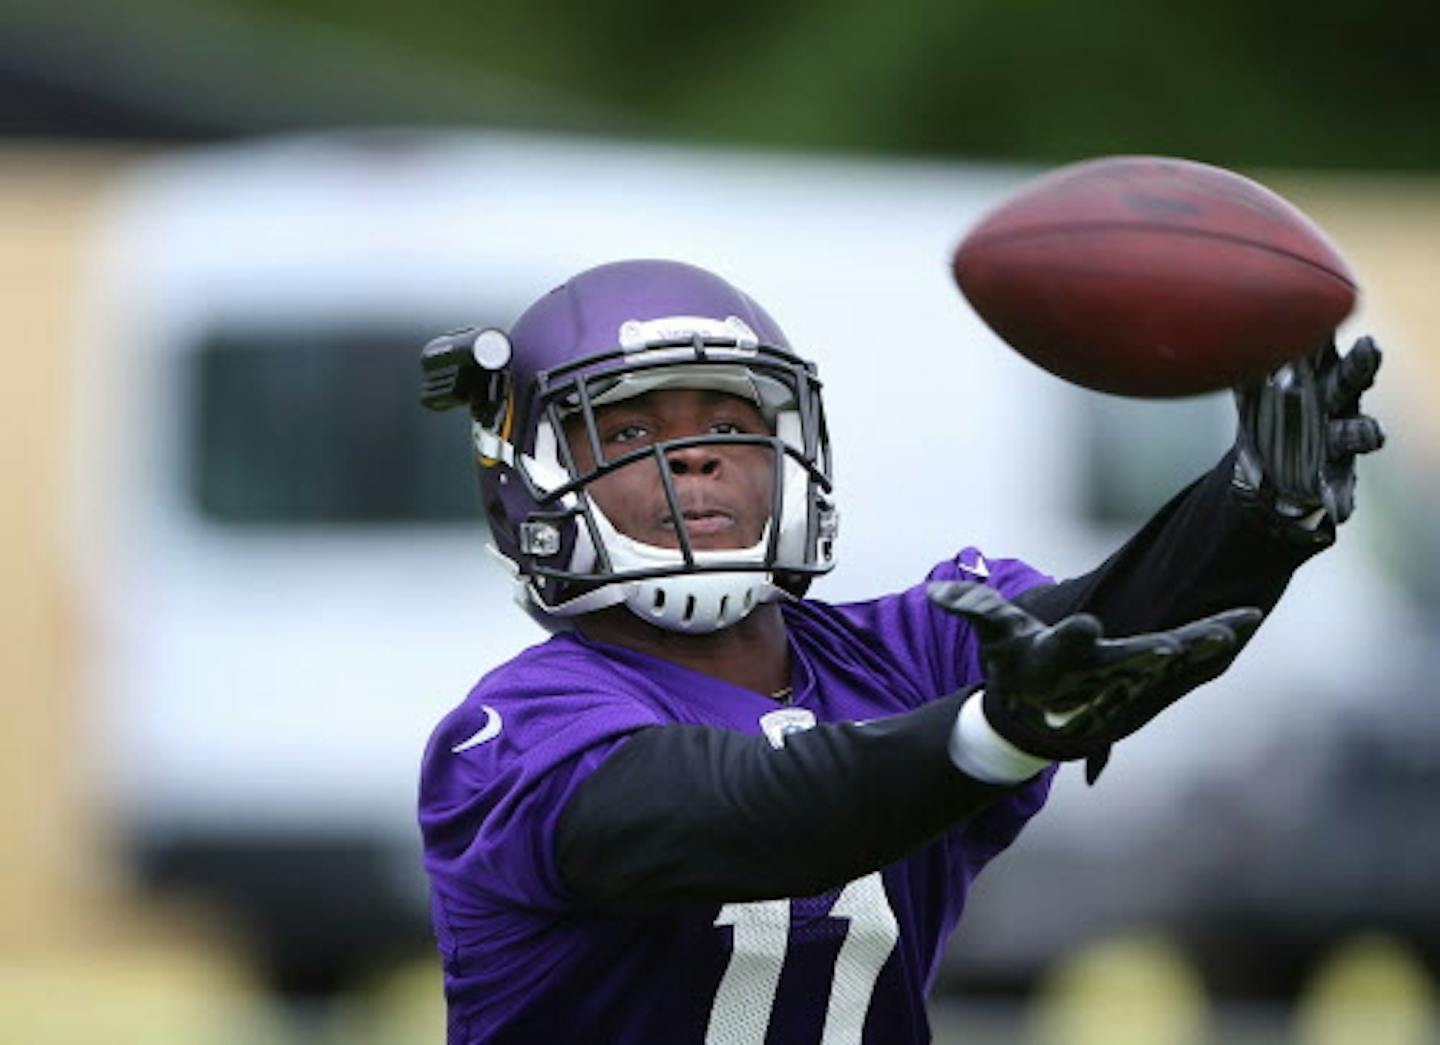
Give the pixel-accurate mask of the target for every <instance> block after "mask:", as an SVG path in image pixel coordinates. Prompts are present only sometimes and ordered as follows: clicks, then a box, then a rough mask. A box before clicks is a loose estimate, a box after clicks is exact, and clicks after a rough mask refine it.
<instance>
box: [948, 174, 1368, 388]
mask: <svg viewBox="0 0 1440 1045" xmlns="http://www.w3.org/2000/svg"><path fill="white" fill-rule="evenodd" d="M953 271H954V275H955V280H956V282H957V283H958V284H959V286H960V289H961V291H962V292H963V293H964V295H965V297H966V298H967V299H968V300H969V302H970V304H971V305H972V306H974V308H975V311H976V312H978V313H979V314H980V316H981V317H982V318H983V319H984V320H985V321H986V323H988V324H989V325H990V327H991V329H992V330H994V331H995V332H996V333H997V334H998V335H1000V337H1001V338H1003V339H1004V340H1005V341H1006V342H1007V343H1008V344H1009V345H1010V346H1011V347H1012V348H1014V349H1015V350H1016V351H1018V352H1020V353H1021V354H1022V355H1024V356H1026V357H1027V358H1029V359H1030V360H1032V361H1033V362H1035V363H1037V364H1039V365H1040V366H1042V367H1044V368H1045V369H1046V370H1049V371H1050V372H1051V373H1054V374H1056V375H1058V376H1060V377H1062V378H1064V379H1065V380H1067V381H1071V382H1074V383H1076V384H1079V385H1084V386H1085V387H1087V388H1093V389H1096V390H1098V391H1101V392H1111V393H1115V394H1117V395H1128V396H1144V397H1155V398H1161V397H1167V396H1185V395H1198V394H1200V393H1203V392H1210V391H1214V390H1216V389H1221V388H1226V387H1229V386H1232V385H1235V384H1239V383H1241V382H1243V381H1245V380H1246V379H1248V378H1252V377H1255V376H1258V375H1261V374H1264V373H1266V372H1268V371H1270V370H1272V369H1274V368H1275V367H1277V366H1279V365H1280V364H1281V363H1283V362H1285V361H1286V360H1289V359H1294V358H1296V357H1298V356H1302V355H1304V354H1306V353H1308V352H1311V351H1313V350H1314V349H1316V348H1319V347H1320V346H1321V345H1323V344H1324V343H1325V342H1326V341H1327V340H1328V339H1329V338H1330V337H1331V336H1332V335H1333V333H1334V330H1335V327H1336V326H1337V325H1338V324H1339V323H1340V321H1341V320H1343V319H1344V318H1345V317H1346V316H1347V315H1349V313H1350V312H1351V310H1352V309H1353V308H1354V307H1355V299H1356V285H1355V277H1354V276H1353V275H1352V274H1351V271H1350V268H1349V266H1348V265H1347V264H1346V263H1345V260H1344V259H1343V258H1342V257H1341V256H1340V254H1339V252H1338V251H1337V250H1336V249H1335V247H1334V246H1333V245H1332V244H1331V242H1330V241H1329V239H1328V238H1326V236H1325V233H1324V232H1322V231H1321V230H1320V229H1319V228H1318V227H1317V226H1316V225H1315V223H1314V222H1312V221H1311V220H1310V219H1309V218H1307V217H1306V216H1305V215H1304V214H1303V213H1301V212H1300V211H1299V210H1298V209H1297V208H1296V207H1294V206H1293V205H1291V204H1290V203H1288V202H1286V201H1285V200H1284V199H1282V198H1281V197H1280V196H1278V195H1276V194H1275V193H1274V192H1271V191H1270V190H1269V189H1267V188H1265V187H1264V186H1263V185H1260V184H1258V183H1257V182H1254V181H1251V180H1250V179H1249V178H1246V177H1243V176H1241V175H1239V174H1235V173H1233V172H1231V171H1227V170H1223V169H1221V168H1219V167H1212V166H1209V165H1207V164H1203V163H1195V162H1192V161H1189V160H1180V159H1170V158H1166V157H1160V156H1113V157H1107V158H1103V159H1098V160H1091V161H1087V162H1084V163H1077V164H1073V165H1071V166H1068V167H1062V168H1060V169H1058V170H1055V171H1052V172H1050V173H1049V174H1046V175H1044V176H1042V177H1040V178H1038V179H1037V180H1035V181H1034V182H1032V183H1031V184H1029V185H1028V186H1025V187H1024V188H1022V189H1021V190H1020V191H1019V192H1018V193H1017V194H1015V195H1014V196H1012V197H1011V198H1010V199H1008V200H1007V201H1005V202H1004V203H1002V204H1001V205H1000V206H998V207H997V208H996V209H994V210H992V211H991V212H990V213H988V214H987V215H986V216H985V217H984V218H982V219H981V221H980V223H979V224H978V225H976V226H975V228H974V229H972V230H971V231H970V233H969V234H968V235H967V236H966V237H965V239H964V240H963V241H962V242H961V243H960V245H959V247H957V248H956V250H955V254H954V261H953Z"/></svg>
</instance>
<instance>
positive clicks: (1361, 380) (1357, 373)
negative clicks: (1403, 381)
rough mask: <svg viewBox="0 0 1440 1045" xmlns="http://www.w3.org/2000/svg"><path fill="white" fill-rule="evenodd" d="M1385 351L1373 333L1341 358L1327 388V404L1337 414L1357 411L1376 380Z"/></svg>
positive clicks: (1330, 411) (1328, 410)
mask: <svg viewBox="0 0 1440 1045" xmlns="http://www.w3.org/2000/svg"><path fill="white" fill-rule="evenodd" d="M1381 359H1382V355H1381V352H1380V346H1379V345H1377V344H1375V339H1374V338H1372V337H1368V336H1367V337H1362V338H1360V339H1359V340H1358V341H1356V342H1355V344H1354V345H1353V346H1351V348H1350V351H1349V352H1347V353H1345V355H1343V356H1341V357H1340V358H1339V361H1338V362H1337V363H1336V365H1335V367H1334V368H1333V369H1332V370H1331V371H1330V373H1329V377H1328V380H1327V382H1326V388H1325V408H1326V411H1327V412H1328V413H1329V414H1330V415H1331V416H1332V417H1333V416H1335V415H1337V414H1349V413H1354V412H1355V410H1357V409H1358V408H1359V406H1360V397H1361V396H1362V395H1364V394H1365V392H1366V390H1367V389H1369V388H1370V386H1371V385H1373V384H1374V383H1375V374H1376V373H1377V372H1378V371H1379V369H1380V363H1381Z"/></svg>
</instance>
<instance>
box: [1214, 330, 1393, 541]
mask: <svg viewBox="0 0 1440 1045" xmlns="http://www.w3.org/2000/svg"><path fill="white" fill-rule="evenodd" d="M1380 361H1381V355H1380V348H1379V346H1378V345H1376V344H1375V341H1374V340H1373V339H1372V338H1369V337H1362V338H1360V339H1359V340H1358V341H1356V342H1355V344H1354V346H1353V347H1352V348H1351V349H1350V351H1349V352H1347V353H1346V354H1345V355H1343V356H1342V355H1340V354H1339V352H1337V351H1336V349H1335V343H1334V342H1333V341H1331V342H1330V343H1329V344H1327V345H1325V346H1324V347H1323V348H1321V349H1320V350H1319V351H1318V352H1316V353H1314V354H1313V355H1311V356H1309V357H1307V358H1305V359H1302V360H1299V361H1297V362H1294V363H1287V364H1286V365H1284V366H1282V367H1280V368H1279V369H1278V370H1276V371H1275V372H1274V373H1273V374H1270V375H1269V376H1268V377H1266V378H1263V379H1260V380H1257V381H1254V382H1251V383H1250V384H1248V385H1245V386H1243V387H1241V388H1237V389H1236V390H1235V404H1236V407H1237V409H1238V411H1239V415H1240V416H1239V426H1238V432H1237V435H1236V439H1235V470H1234V477H1233V479H1232V485H1233V488H1234V490H1235V493H1236V495H1237V496H1238V497H1239V498H1240V500H1241V501H1242V503H1244V504H1246V505H1248V506H1250V507H1252V508H1253V509H1254V510H1255V511H1256V512H1257V514H1259V516H1260V517H1261V518H1262V519H1263V520H1264V522H1265V523H1266V525H1268V526H1269V527H1271V528H1272V529H1273V530H1274V531H1276V532H1277V533H1279V534H1281V535H1282V536H1285V537H1287V538H1288V539H1291V540H1297V541H1301V542H1313V543H1319V544H1328V543H1329V542H1330V541H1332V540H1334V537H1335V527H1336V526H1338V525H1339V524H1340V523H1343V522H1344V521H1345V520H1346V519H1348V518H1349V517H1350V515H1351V513H1353V512H1354V510H1355V458H1356V457H1357V456H1358V455H1360V454H1368V453H1373V452H1374V451H1376V450H1378V449H1380V448H1381V447H1382V446H1384V445H1385V433H1384V431H1383V430H1382V429H1381V427H1380V423H1379V422H1378V421H1377V420H1375V418H1373V417H1371V416H1370V415H1368V414H1365V413H1362V412H1361V410H1360V400H1361V398H1362V397H1363V396H1364V394H1365V393H1366V392H1367V391H1368V390H1369V389H1370V387H1371V386H1372V385H1374V383H1375V375H1376V373H1377V372H1378V371H1379V369H1380Z"/></svg>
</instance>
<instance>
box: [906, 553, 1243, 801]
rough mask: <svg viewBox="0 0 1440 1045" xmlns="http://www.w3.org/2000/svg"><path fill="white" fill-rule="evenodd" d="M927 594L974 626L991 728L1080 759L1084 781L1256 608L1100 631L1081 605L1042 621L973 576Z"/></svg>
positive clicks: (1239, 635)
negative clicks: (1157, 627)
mask: <svg viewBox="0 0 1440 1045" xmlns="http://www.w3.org/2000/svg"><path fill="white" fill-rule="evenodd" d="M928 594H929V596H930V601H931V602H933V603H935V605H937V606H939V607H940V608H941V609H943V610H945V611H946V612H948V613H954V614H957V615H959V616H962V617H964V618H966V619H967V620H968V621H969V622H970V624H971V625H972V626H973V627H974V629H975V632H976V634H977V635H978V636H979V639H980V665H981V669H982V670H983V671H984V673H985V695H984V698H983V701H984V703H983V704H982V707H983V709H984V712H985V718H986V720H987V721H988V722H989V723H990V726H991V728H992V729H994V730H995V732H997V733H999V734H1000V735H1001V736H1002V737H1004V738H1005V739H1006V740H1008V741H1009V742H1010V743H1011V744H1013V745H1015V746H1016V747H1017V748H1019V749H1020V750H1021V751H1024V752H1026V753H1027V754H1030V755H1033V756H1035V757H1037V758H1048V759H1051V760H1053V761H1070V760H1073V759H1081V758H1084V759H1090V760H1091V761H1090V767H1089V772H1088V774H1087V775H1088V778H1089V779H1090V781H1091V782H1092V783H1093V782H1094V779H1095V778H1096V777H1097V776H1099V774H1100V769H1101V768H1103V766H1104V762H1105V758H1106V757H1107V755H1108V753H1109V749H1110V745H1111V744H1113V743H1114V742H1115V741H1117V740H1120V739H1122V738H1124V737H1127V736H1129V735H1130V734H1131V733H1134V732H1135V731H1136V730H1138V729H1139V728H1140V727H1141V726H1143V725H1145V723H1147V722H1149V721H1150V720H1151V719H1152V718H1154V717H1155V716H1156V715H1158V714H1159V713H1160V712H1161V711H1163V710H1165V708H1166V707H1168V706H1169V705H1170V704H1172V703H1174V702H1175V701H1176V700H1178V699H1179V698H1180V697H1181V696H1183V695H1184V694H1185V693H1187V692H1189V690H1191V689H1193V688H1194V687H1195V686H1197V685H1199V684H1200V683H1202V682H1206V681H1209V680H1210V679H1212V678H1214V677H1215V676H1216V675H1218V674H1220V672H1221V671H1223V670H1224V669H1225V667H1226V666H1227V665H1228V664H1229V662H1230V659H1231V658H1232V657H1233V656H1234V654H1235V653H1237V652H1238V651H1239V649H1240V647H1241V645H1243V644H1244V642H1245V640H1246V639H1247V638H1249V636H1250V634H1251V633H1252V632H1254V630H1255V628H1256V627H1257V626H1258V625H1259V624H1260V618H1261V613H1260V611H1259V610H1257V609H1251V608H1245V609H1234V610H1227V611H1225V612H1224V613H1217V614H1215V615H1214V616H1211V617H1205V618H1204V619H1202V620H1198V621H1194V622H1193V623H1190V624H1186V625H1184V626H1182V627H1179V628H1173V629H1171V630H1169V631H1157V632H1151V633H1149V634H1144V635H1132V636H1130V637H1128V638H1117V639H1107V638H1103V637H1102V635H1101V627H1100V622H1099V620H1097V619H1096V618H1095V617H1093V616H1091V615H1089V614H1086V613H1081V614H1076V615H1074V616H1071V617H1066V618H1065V619H1063V620H1061V621H1059V622H1058V623H1056V624H1053V625H1046V624H1045V623H1043V622H1042V621H1040V620H1039V619H1037V618H1036V617H1034V616H1032V615H1031V614H1030V613H1028V612H1026V611H1025V610H1024V609H1021V608H1020V607H1019V606H1016V605H1015V604H1014V603H1012V602H1010V601H1008V600H1007V599H1006V598H1005V597H1004V596H1002V595H1001V594H1000V593H999V592H997V591H995V589H993V588H990V587H987V586H985V585H983V584H974V583H970V582H966V581H944V582H939V583H935V584H931V585H930V587H929V589H928Z"/></svg>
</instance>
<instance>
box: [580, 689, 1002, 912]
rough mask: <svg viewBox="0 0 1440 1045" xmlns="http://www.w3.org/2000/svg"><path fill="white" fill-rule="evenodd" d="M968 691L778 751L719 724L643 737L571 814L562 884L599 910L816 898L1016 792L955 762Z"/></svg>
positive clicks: (586, 787)
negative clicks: (958, 720)
mask: <svg viewBox="0 0 1440 1045" xmlns="http://www.w3.org/2000/svg"><path fill="white" fill-rule="evenodd" d="M968 695H969V691H968V690H967V691H963V692H961V693H957V694H954V695H952V696H950V697H946V698H944V699H942V700H937V701H934V702H933V703H931V704H927V705H925V706H924V707H922V708H919V709H918V710H915V711H911V712H907V713H906V714H903V715H896V716H893V717H888V718H883V719H876V720H874V721H872V722H867V723H865V724H864V725H857V724H854V723H837V724H827V725H821V726H816V727H815V728H813V729H809V730H806V731H804V732H801V733H792V734H791V735H789V736H788V737H787V738H786V741H785V746H784V747H782V748H778V749H777V748H774V747H772V746H771V745H770V743H769V742H768V741H766V739H765V738H764V737H757V736H748V735H745V734H742V733H736V732H733V731H730V730H724V729H716V728H712V727H709V726H687V725H668V726H652V727H649V728H647V729H642V730H640V731H638V732H637V733H635V734H634V735H633V736H632V737H630V739H629V740H627V741H626V742H625V743H624V744H623V745H621V746H620V747H619V748H618V749H616V751H615V752H614V753H613V754H611V755H610V756H609V757H608V758H607V759H606V760H605V762H604V763H603V764H602V765H601V766H600V767H599V768H598V769H597V770H595V772H594V773H592V774H591V775H590V777H589V778H588V779H587V780H586V781H585V782H584V783H583V784H582V785H581V786H580V787H579V788H578V789H577V790H576V792H575V795H574V796H573V797H572V798H571V800H570V802H569V804H568V805H567V806H566V808H565V811H564V813H563V814H562V816H561V819H560V824H559V828H558V832H557V836H556V855H557V858H558V862H559V867H560V873H561V876H562V877H563V878H564V880H565V882H566V884H567V885H568V886H569V887H570V888H571V889H572V890H573V891H574V893H575V894H576V896H577V897H578V898H579V899H580V900H581V901H582V903H585V904H586V905H589V906H592V907H595V908H597V909H600V910H605V911H613V912H646V911H659V910H664V909H666V908H670V907H675V906H680V905H684V904H690V903H707V902H708V903H726V902H732V901H744V900H760V899H774V898H779V897H786V896H810V895H813V894H815V893H819V892H823V891H825V890H826V889H829V888H833V887H835V886H837V885H840V884H842V883H844V882H847V881H850V880H852V879H854V878H857V877H859V876H860V875H863V874H866V873H868V872H870V871H873V870H875V869H877V868H880V867H883V866H885V865H886V864H889V863H891V862H893V861H895V860H897V859H899V858H900V857H902V856H904V855H905V854H907V853H909V852H911V851H913V850H915V849H917V848H919V847H920V846H922V845H923V844H925V843H926V842H928V841H930V840H932V839H934V838H935V837H936V836H938V835H939V834H941V833H942V832H943V831H944V830H945V829H946V828H947V827H950V826H951V825H953V824H954V823H956V822H957V821H960V820H963V819H965V818H966V817H968V816H970V815H972V814H973V813H975V812H977V811H979V810H980V809H982V808H983V807H984V806H986V805H988V804H989V803H990V802H992V801H993V800H994V799H995V798H996V797H998V796H1000V795H1003V794H1006V793H1008V789H1006V788H1001V787H992V786H990V785H987V784H983V783H981V782H979V781H977V780H973V779H971V778H970V777H967V776H965V775H964V774H963V773H961V772H960V771H959V770H958V769H956V768H955V766H954V765H953V764H952V763H951V762H950V758H949V755H948V754H947V752H946V744H947V741H948V740H949V737H950V730H951V727H952V726H953V724H954V722H955V716H956V715H957V714H958V713H959V710H960V705H961V704H962V703H963V702H964V699H965V697H967V696H968Z"/></svg>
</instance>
